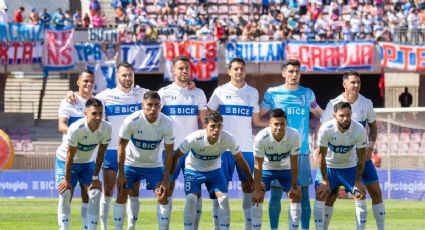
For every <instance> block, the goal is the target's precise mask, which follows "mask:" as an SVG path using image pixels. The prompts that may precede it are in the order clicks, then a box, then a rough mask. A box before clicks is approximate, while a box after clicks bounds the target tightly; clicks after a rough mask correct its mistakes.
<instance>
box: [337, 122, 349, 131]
mask: <svg viewBox="0 0 425 230" xmlns="http://www.w3.org/2000/svg"><path fill="white" fill-rule="evenodd" d="M350 124H351V121H350V122H347V123H344V122H338V126H339V127H340V128H341V129H344V130H347V129H348V128H350Z"/></svg>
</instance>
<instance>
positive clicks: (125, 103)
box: [96, 86, 148, 150]
mask: <svg viewBox="0 0 425 230" xmlns="http://www.w3.org/2000/svg"><path fill="white" fill-rule="evenodd" d="M147 91H148V90H147V89H145V88H141V87H139V86H135V87H134V88H133V89H132V90H131V91H130V92H128V93H124V92H122V91H120V90H119V89H117V88H114V89H106V90H104V91H102V92H101V93H99V94H97V95H96V98H98V99H100V100H101V101H102V103H103V105H104V106H105V115H106V120H108V121H109V122H110V123H111V124H112V133H113V134H114V135H112V140H111V144H110V145H109V146H108V149H110V150H117V149H118V135H117V134H118V133H119V130H120V127H121V125H122V123H123V121H124V119H125V118H126V117H127V116H128V115H130V114H132V113H133V112H136V111H138V110H140V109H141V108H142V99H143V95H145V93H146V92H147Z"/></svg>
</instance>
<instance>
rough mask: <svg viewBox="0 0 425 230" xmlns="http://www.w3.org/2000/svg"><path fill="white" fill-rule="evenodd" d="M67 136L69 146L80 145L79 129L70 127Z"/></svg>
mask: <svg viewBox="0 0 425 230" xmlns="http://www.w3.org/2000/svg"><path fill="white" fill-rule="evenodd" d="M67 137H68V139H67V142H68V145H69V146H72V147H77V146H78V138H79V135H78V132H77V130H75V129H73V128H69V129H68V132H67Z"/></svg>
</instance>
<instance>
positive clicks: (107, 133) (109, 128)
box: [100, 122, 112, 145]
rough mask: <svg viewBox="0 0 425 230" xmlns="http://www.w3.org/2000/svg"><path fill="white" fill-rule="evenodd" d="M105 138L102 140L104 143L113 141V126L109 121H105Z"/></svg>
mask: <svg viewBox="0 0 425 230" xmlns="http://www.w3.org/2000/svg"><path fill="white" fill-rule="evenodd" d="M104 125H105V127H104V132H103V138H102V141H101V142H100V143H101V144H102V145H108V144H109V143H110V142H111V135H112V126H111V125H110V124H109V123H106V122H105V123H104Z"/></svg>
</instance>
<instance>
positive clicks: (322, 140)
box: [317, 125, 329, 147]
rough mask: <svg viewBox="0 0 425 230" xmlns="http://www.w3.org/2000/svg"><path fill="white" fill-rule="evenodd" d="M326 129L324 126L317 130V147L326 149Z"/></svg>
mask: <svg viewBox="0 0 425 230" xmlns="http://www.w3.org/2000/svg"><path fill="white" fill-rule="evenodd" d="M326 129H327V127H326V126H325V125H322V126H321V127H320V128H319V133H318V137H317V143H318V145H319V146H321V147H328V143H329V141H328V137H327V135H326Z"/></svg>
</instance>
